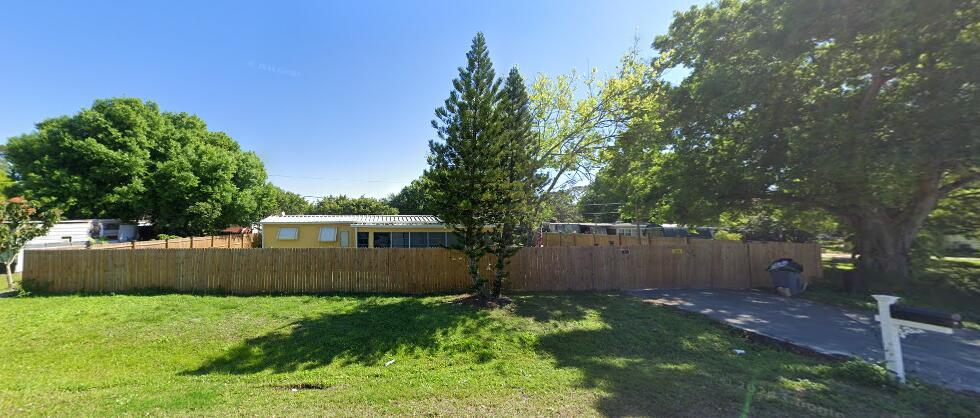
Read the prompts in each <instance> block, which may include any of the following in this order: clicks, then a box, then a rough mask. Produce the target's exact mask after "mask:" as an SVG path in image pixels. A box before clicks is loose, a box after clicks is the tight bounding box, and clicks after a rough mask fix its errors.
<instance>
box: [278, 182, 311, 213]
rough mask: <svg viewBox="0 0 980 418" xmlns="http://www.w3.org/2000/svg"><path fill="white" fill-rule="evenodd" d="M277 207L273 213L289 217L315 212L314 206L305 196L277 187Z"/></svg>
mask: <svg viewBox="0 0 980 418" xmlns="http://www.w3.org/2000/svg"><path fill="white" fill-rule="evenodd" d="M275 200H276V205H275V208H274V210H273V211H272V213H286V214H287V215H305V214H308V213H310V211H312V210H313V205H311V204H310V202H309V201H307V200H306V198H304V197H303V196H300V195H299V194H297V193H293V192H290V191H286V190H283V189H281V188H279V187H275Z"/></svg>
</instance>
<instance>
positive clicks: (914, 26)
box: [628, 0, 980, 278]
mask: <svg viewBox="0 0 980 418" xmlns="http://www.w3.org/2000/svg"><path fill="white" fill-rule="evenodd" d="M978 22H980V6H978V3H977V2H976V1H970V0H959V1H957V0H935V1H928V2H925V1H916V0H805V1H804V0H750V1H721V2H719V3H717V4H711V5H707V6H704V7H696V8H692V9H691V10H689V11H686V12H683V13H679V14H677V15H676V16H675V19H674V22H673V23H672V24H671V26H670V30H669V33H668V34H666V35H664V36H661V37H658V38H657V39H656V41H655V42H654V47H655V48H656V49H657V50H659V51H661V52H662V53H663V54H664V55H663V58H662V59H661V60H659V61H656V62H655V64H654V65H655V66H659V67H660V68H659V69H660V70H664V69H666V68H671V67H678V66H681V67H686V68H688V69H689V70H690V71H691V72H690V75H689V76H688V77H686V78H685V79H684V80H683V81H682V82H680V83H679V85H676V86H671V85H667V84H665V83H658V84H656V83H655V84H654V85H650V86H648V87H649V88H650V89H652V90H654V91H656V92H663V91H665V89H666V92H667V93H666V94H667V97H668V99H667V100H668V107H667V108H668V109H669V110H667V111H662V113H660V114H659V116H661V117H664V118H665V123H661V124H644V123H637V124H635V125H634V127H633V132H632V133H631V135H629V136H628V139H629V140H634V141H638V142H639V143H641V144H642V146H640V147H638V149H640V150H643V152H646V153H648V154H647V156H646V158H643V159H642V160H643V161H645V162H646V164H647V166H646V167H645V170H647V171H644V173H645V174H644V176H643V177H644V178H645V179H644V181H646V182H648V184H647V185H646V187H645V190H647V191H648V193H649V194H650V195H651V196H652V197H653V198H652V199H651V200H654V201H658V202H659V203H660V204H662V205H664V206H665V207H666V208H668V209H667V210H666V213H668V214H670V215H673V216H675V217H676V219H678V220H680V221H691V222H698V221H704V220H706V219H712V218H713V217H716V216H717V215H718V214H720V213H723V212H725V211H729V210H732V209H737V208H742V207H750V206H752V205H757V204H759V203H764V204H775V205H784V206H792V207H797V208H801V209H820V210H822V211H825V212H827V213H830V214H832V215H833V216H834V217H836V218H837V219H838V221H839V222H841V224H842V225H843V226H845V227H846V228H848V229H849V230H850V231H851V232H852V233H853V234H854V240H855V245H856V248H857V252H858V253H859V254H860V264H859V265H860V267H861V268H862V269H864V271H867V272H877V273H882V274H884V275H886V276H891V277H900V278H905V277H907V276H908V272H909V262H908V261H909V258H908V257H909V249H910V247H911V245H912V243H913V241H914V239H915V237H916V234H917V232H918V231H919V229H920V228H921V226H922V225H923V222H924V221H925V220H926V219H927V217H928V216H929V214H930V212H932V211H933V209H934V208H935V207H936V205H937V202H939V201H940V200H941V199H943V198H944V197H946V196H949V195H950V194H951V193H954V192H955V191H957V190H960V189H964V188H967V187H971V185H972V187H974V188H975V187H976V184H977V182H978V180H980V164H978V162H980V135H978V133H980V129H978V121H980V103H978V102H977V95H976V93H977V89H978V87H980V71H977V68H980V23H978Z"/></svg>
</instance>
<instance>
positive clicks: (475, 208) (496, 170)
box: [426, 33, 504, 298]
mask: <svg viewBox="0 0 980 418" xmlns="http://www.w3.org/2000/svg"><path fill="white" fill-rule="evenodd" d="M466 59H467V65H466V67H465V68H462V67H461V68H459V76H458V77H457V78H456V79H455V80H453V90H452V91H450V93H449V98H448V99H446V102H445V106H444V107H440V108H438V109H436V120H433V121H432V126H433V128H435V129H436V132H437V134H438V136H439V140H438V141H435V140H433V141H429V150H430V155H429V170H428V171H427V172H426V177H428V178H429V180H431V182H432V184H431V187H430V188H429V191H430V193H431V196H432V201H431V208H432V212H433V214H434V215H436V216H438V217H439V218H440V219H441V220H442V221H443V222H445V223H446V224H447V225H451V226H452V227H453V229H454V230H455V232H456V235H457V237H458V240H459V249H460V250H461V251H462V252H463V253H464V254H466V257H467V259H468V266H469V275H470V278H471V279H472V280H473V287H474V291H475V292H476V293H477V295H478V296H479V297H481V298H486V297H488V296H489V292H488V289H487V286H486V279H485V278H483V277H481V275H480V269H479V262H480V258H481V257H483V256H484V255H485V254H487V253H488V252H489V251H490V239H491V237H492V236H493V234H494V233H495V232H496V231H494V229H496V228H495V226H496V225H499V224H500V223H501V222H502V221H503V219H502V216H501V210H500V199H499V195H500V192H501V183H503V182H504V174H503V172H502V171H503V170H502V169H501V167H500V161H501V158H500V152H501V150H500V149H499V144H500V137H501V136H502V135H504V126H503V121H502V120H501V119H502V118H501V117H500V115H499V112H498V110H497V106H498V103H499V101H500V80H499V79H497V78H496V76H495V73H494V70H493V64H492V63H491V62H490V57H489V54H488V52H487V45H486V41H485V40H484V38H483V34H482V33H477V34H476V36H475V37H474V38H473V43H472V46H471V48H470V51H469V52H468V53H467V54H466Z"/></svg>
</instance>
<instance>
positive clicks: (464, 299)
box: [452, 295, 514, 309]
mask: <svg viewBox="0 0 980 418" xmlns="http://www.w3.org/2000/svg"><path fill="white" fill-rule="evenodd" d="M452 303H453V304H456V305H465V306H471V307H474V308H477V309H502V308H505V307H507V306H510V305H512V304H513V303H514V300H513V299H511V298H509V297H507V296H501V297H499V298H481V297H480V296H478V295H462V296H460V297H458V298H456V299H453V301H452Z"/></svg>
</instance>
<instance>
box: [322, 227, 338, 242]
mask: <svg viewBox="0 0 980 418" xmlns="http://www.w3.org/2000/svg"><path fill="white" fill-rule="evenodd" d="M336 240H337V228H334V227H332V226H325V227H323V228H320V242H334V241H336Z"/></svg>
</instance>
